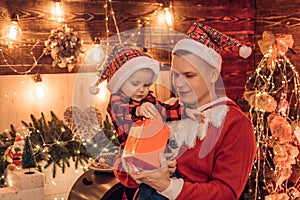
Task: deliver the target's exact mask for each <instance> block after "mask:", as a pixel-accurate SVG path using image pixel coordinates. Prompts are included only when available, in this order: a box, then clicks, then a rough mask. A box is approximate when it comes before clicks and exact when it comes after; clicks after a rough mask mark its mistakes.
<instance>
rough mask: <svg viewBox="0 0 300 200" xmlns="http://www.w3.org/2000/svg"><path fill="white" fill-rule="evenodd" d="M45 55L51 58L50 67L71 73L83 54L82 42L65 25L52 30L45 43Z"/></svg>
mask: <svg viewBox="0 0 300 200" xmlns="http://www.w3.org/2000/svg"><path fill="white" fill-rule="evenodd" d="M45 46H46V48H45V54H46V55H51V57H52V58H53V62H52V66H53V67H55V66H58V67H60V68H66V67H67V69H68V72H71V71H72V70H73V68H74V64H75V63H78V62H80V61H81V57H82V56H83V53H84V48H83V40H82V39H81V38H80V37H78V36H77V32H75V31H73V29H72V28H69V27H68V26H67V25H66V24H65V25H63V26H62V27H59V28H55V29H52V30H51V32H50V35H49V36H48V40H46V41H45Z"/></svg>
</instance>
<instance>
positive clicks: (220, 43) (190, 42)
mask: <svg viewBox="0 0 300 200" xmlns="http://www.w3.org/2000/svg"><path fill="white" fill-rule="evenodd" d="M187 36H188V38H185V39H182V40H180V41H178V42H177V43H176V45H175V47H174V48H173V51H172V52H173V53H174V52H176V51H177V50H185V51H188V52H190V53H192V54H195V55H197V56H199V57H200V58H202V59H203V60H205V61H206V62H207V63H208V64H210V65H211V66H213V67H215V68H216V69H218V70H219V71H221V65H222V57H221V55H220V54H221V51H222V50H223V49H224V48H225V47H228V46H231V47H237V48H233V49H234V50H238V51H239V55H240V56H241V57H243V58H248V57H249V56H250V55H251V52H252V49H251V48H250V47H248V46H246V45H245V44H243V43H242V42H241V41H239V40H237V39H235V38H233V37H229V36H227V35H225V34H223V33H221V32H219V31H217V30H216V29H213V28H211V27H209V26H207V25H203V24H200V23H197V22H195V23H194V24H193V25H192V26H191V27H190V29H189V30H188V32H187Z"/></svg>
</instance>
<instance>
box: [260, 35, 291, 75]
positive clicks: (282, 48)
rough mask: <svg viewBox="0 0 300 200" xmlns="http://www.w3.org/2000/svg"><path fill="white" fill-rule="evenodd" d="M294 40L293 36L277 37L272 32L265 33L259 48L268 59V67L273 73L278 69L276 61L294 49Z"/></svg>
mask: <svg viewBox="0 0 300 200" xmlns="http://www.w3.org/2000/svg"><path fill="white" fill-rule="evenodd" d="M293 44H294V40H293V37H292V35H279V36H278V37H275V36H274V35H273V33H272V32H270V31H264V32H263V35H262V40H259V41H258V46H259V48H260V51H261V52H262V54H263V55H265V56H266V57H267V67H268V69H269V70H271V71H273V70H274V69H275V68H276V60H277V58H278V57H279V56H284V54H286V52H287V51H288V50H289V48H292V46H293Z"/></svg>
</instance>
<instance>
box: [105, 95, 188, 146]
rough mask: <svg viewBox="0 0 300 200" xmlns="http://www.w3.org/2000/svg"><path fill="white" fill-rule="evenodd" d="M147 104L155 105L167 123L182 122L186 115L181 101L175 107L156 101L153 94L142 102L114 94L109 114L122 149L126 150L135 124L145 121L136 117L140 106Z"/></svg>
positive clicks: (109, 105)
mask: <svg viewBox="0 0 300 200" xmlns="http://www.w3.org/2000/svg"><path fill="white" fill-rule="evenodd" d="M145 102H150V103H152V104H154V105H155V106H156V109H157V110H158V112H159V113H160V114H161V116H162V118H163V120H164V121H165V122H166V121H174V120H180V119H181V117H182V116H183V113H184V108H183V107H182V106H180V104H179V101H177V102H176V103H175V104H174V105H168V104H165V103H162V102H160V101H158V100H156V98H155V97H154V96H153V95H152V92H149V94H148V95H147V96H146V97H145V98H144V99H142V100H141V101H134V100H132V99H131V98H130V97H128V96H126V95H125V94H124V93H122V92H118V93H116V94H112V95H111V96H110V101H109V104H108V107H107V112H108V113H109V115H110V117H111V119H112V123H113V125H114V127H115V129H116V131H117V133H118V140H119V142H120V144H121V148H124V146H125V142H126V140H127V136H128V133H129V130H130V128H131V126H132V124H133V122H135V121H137V120H140V119H143V117H138V116H136V115H135V111H136V109H137V107H138V106H140V105H142V104H143V103H145Z"/></svg>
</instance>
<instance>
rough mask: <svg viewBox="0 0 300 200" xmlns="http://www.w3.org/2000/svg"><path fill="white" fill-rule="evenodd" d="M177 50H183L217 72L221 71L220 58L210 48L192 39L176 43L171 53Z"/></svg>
mask: <svg viewBox="0 0 300 200" xmlns="http://www.w3.org/2000/svg"><path fill="white" fill-rule="evenodd" d="M177 50H185V51H188V52H190V53H192V54H194V55H196V56H198V57H200V58H202V59H203V60H205V61H206V62H207V63H208V64H210V65H211V66H213V67H215V68H216V69H218V70H219V71H221V65H222V57H221V56H220V54H218V53H217V52H216V51H215V50H213V49H212V48H209V47H208V46H206V45H204V44H202V43H201V42H197V41H195V40H193V39H182V40H180V41H178V42H177V43H176V45H175V46H174V48H173V50H172V53H174V52H176V51H177Z"/></svg>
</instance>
